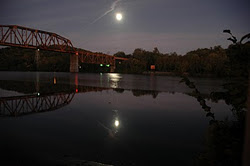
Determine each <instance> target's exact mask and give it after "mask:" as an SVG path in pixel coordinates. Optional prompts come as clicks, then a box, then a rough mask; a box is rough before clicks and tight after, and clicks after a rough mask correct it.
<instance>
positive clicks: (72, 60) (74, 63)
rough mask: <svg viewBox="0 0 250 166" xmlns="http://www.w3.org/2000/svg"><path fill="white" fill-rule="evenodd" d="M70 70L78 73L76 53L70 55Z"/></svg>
mask: <svg viewBox="0 0 250 166" xmlns="http://www.w3.org/2000/svg"><path fill="white" fill-rule="evenodd" d="M69 70H70V72H71V73H78V72H79V69H78V53H76V54H71V55H70V69H69Z"/></svg>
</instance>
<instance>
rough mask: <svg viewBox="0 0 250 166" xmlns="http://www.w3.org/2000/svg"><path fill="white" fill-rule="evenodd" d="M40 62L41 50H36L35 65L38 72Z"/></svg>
mask: <svg viewBox="0 0 250 166" xmlns="http://www.w3.org/2000/svg"><path fill="white" fill-rule="evenodd" d="M39 61H40V50H39V49H36V53H35V63H36V70H37V71H38V70H39Z"/></svg>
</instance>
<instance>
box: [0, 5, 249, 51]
mask: <svg viewBox="0 0 250 166" xmlns="http://www.w3.org/2000/svg"><path fill="white" fill-rule="evenodd" d="M249 9H250V1H249V0H1V10H0V24H16V25H21V26H26V27H30V28H35V29H41V30H45V31H50V32H55V33H57V34H59V35H62V36H64V37H66V38H68V39H70V40H71V41H72V43H73V45H74V46H75V47H79V48H84V49H87V50H91V51H97V52H103V53H108V54H114V53H116V52H118V51H124V52H125V53H132V52H133V51H134V49H135V48H143V49H146V50H149V51H152V50H153V48H154V47H158V49H159V50H160V52H162V53H167V52H168V53H169V52H177V53H178V54H185V53H186V52H188V51H191V50H195V49H197V48H210V47H213V46H216V45H221V46H223V47H224V48H226V47H227V46H228V44H230V42H229V41H227V40H226V39H227V37H228V35H226V34H223V33H222V31H223V30H224V29H231V31H232V32H233V34H234V35H235V36H236V37H238V38H240V37H241V36H242V35H244V34H246V33H249V32H250V19H249V18H250V17H249V16H250V10H249ZM118 12H120V13H122V15H123V19H122V20H121V21H117V20H116V18H115V14H116V13H118Z"/></svg>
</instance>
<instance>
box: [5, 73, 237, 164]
mask: <svg viewBox="0 0 250 166" xmlns="http://www.w3.org/2000/svg"><path fill="white" fill-rule="evenodd" d="M181 79H182V78H180V77H170V76H155V75H153V74H152V75H129V74H118V73H98V74H90V73H78V74H72V73H53V72H51V73H49V72H0V99H1V105H0V113H1V117H0V131H1V136H0V146H1V148H0V151H1V157H2V162H3V163H4V164H7V165H8V164H9V165H22V164H23V165H67V164H72V165H73V164H75V165H76V163H80V162H85V161H94V162H98V163H104V164H111V165H160V164H161V165H194V163H195V162H196V160H197V158H198V156H199V154H201V153H202V152H204V151H205V150H206V149H207V148H206V139H207V132H208V128H209V122H210V120H211V117H209V116H206V112H205V111H204V110H203V109H202V107H201V105H200V103H199V102H198V101H197V99H196V98H195V97H194V96H193V95H192V89H190V88H189V87H187V86H186V85H185V83H180V80H181ZM190 80H191V81H193V82H194V84H195V86H196V87H197V89H198V90H199V91H200V93H201V94H202V95H203V96H204V98H205V101H206V103H207V105H208V106H210V107H211V112H212V113H214V116H215V118H216V119H217V120H224V119H225V118H227V119H229V120H230V119H233V118H234V116H233V114H232V112H231V111H230V110H231V106H230V105H227V104H226V103H225V101H224V100H222V99H221V100H217V101H213V100H211V99H210V98H209V95H210V93H211V92H220V91H224V89H223V86H222V85H223V84H224V83H225V81H224V80H223V79H218V78H217V79H215V78H190ZM162 163H164V164H162Z"/></svg>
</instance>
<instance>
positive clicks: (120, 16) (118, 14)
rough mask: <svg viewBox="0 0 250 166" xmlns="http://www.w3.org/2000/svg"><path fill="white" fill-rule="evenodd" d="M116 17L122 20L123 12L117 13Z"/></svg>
mask: <svg viewBox="0 0 250 166" xmlns="http://www.w3.org/2000/svg"><path fill="white" fill-rule="evenodd" d="M115 17H116V20H117V21H121V20H122V14H121V13H117V14H116V16H115Z"/></svg>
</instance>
